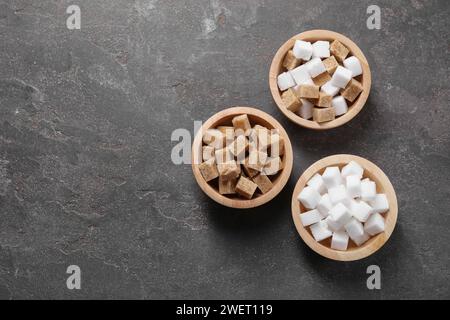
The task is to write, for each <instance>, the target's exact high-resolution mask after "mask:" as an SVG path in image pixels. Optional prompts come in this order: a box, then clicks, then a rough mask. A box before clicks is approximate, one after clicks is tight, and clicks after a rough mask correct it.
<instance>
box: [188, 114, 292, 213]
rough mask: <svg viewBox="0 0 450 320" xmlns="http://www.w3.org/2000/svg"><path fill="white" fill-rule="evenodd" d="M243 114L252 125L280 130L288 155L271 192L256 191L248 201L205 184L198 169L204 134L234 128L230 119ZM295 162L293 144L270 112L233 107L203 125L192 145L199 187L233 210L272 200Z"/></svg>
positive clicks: (283, 156)
mask: <svg viewBox="0 0 450 320" xmlns="http://www.w3.org/2000/svg"><path fill="white" fill-rule="evenodd" d="M240 114H247V115H248V118H249V120H250V123H251V125H252V126H254V125H256V124H260V125H262V126H264V127H266V128H268V129H278V131H279V134H280V135H281V136H282V137H283V138H284V144H285V152H284V154H283V155H282V156H281V160H282V162H283V169H282V170H281V171H280V172H279V173H278V174H277V175H275V176H274V177H273V178H271V180H272V183H273V187H272V189H271V190H270V191H269V192H267V193H265V194H259V193H258V194H257V193H256V192H255V195H254V196H253V198H252V199H249V200H247V199H243V198H240V197H239V196H238V195H226V196H225V195H221V194H220V193H219V190H218V186H217V185H216V184H214V183H208V182H206V181H205V179H204V178H203V176H202V175H201V173H200V170H199V169H198V164H199V163H200V161H201V158H202V152H201V150H202V136H203V133H204V132H205V131H206V130H208V129H211V128H216V127H217V126H220V125H231V119H232V118H233V117H235V116H237V115H240ZM292 163H293V153H292V145H291V141H290V140H289V137H288V135H287V133H286V131H285V130H284V129H283V127H282V126H281V124H280V123H279V122H278V121H277V120H275V119H274V118H273V117H272V116H270V115H268V114H267V113H265V112H263V111H261V110H258V109H255V108H250V107H233V108H229V109H225V110H223V111H220V112H219V113H216V114H215V115H213V116H212V117H211V118H209V119H208V120H207V121H206V122H205V123H204V124H203V125H202V127H201V128H200V130H199V131H198V133H197V134H196V136H195V138H194V142H193V144H192V170H193V172H194V177H195V179H196V180H197V183H198V185H199V186H200V188H201V189H202V190H203V191H204V192H205V193H206V194H207V195H208V196H209V197H210V198H211V199H213V200H214V201H216V202H218V203H220V204H222V205H224V206H227V207H231V208H238V209H245V208H254V207H257V206H260V205H262V204H264V203H266V202H268V201H270V200H272V199H273V198H274V197H275V196H276V195H277V194H278V193H280V191H281V190H282V189H283V187H284V186H285V185H286V182H287V181H288V179H289V176H290V175H291V172H292Z"/></svg>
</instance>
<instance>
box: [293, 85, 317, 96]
mask: <svg viewBox="0 0 450 320" xmlns="http://www.w3.org/2000/svg"><path fill="white" fill-rule="evenodd" d="M297 92H298V95H299V98H304V99H316V98H318V97H319V87H318V86H316V85H312V84H305V85H303V84H302V85H300V88H299V90H298V91H297Z"/></svg>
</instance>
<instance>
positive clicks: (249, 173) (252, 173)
mask: <svg viewBox="0 0 450 320" xmlns="http://www.w3.org/2000/svg"><path fill="white" fill-rule="evenodd" d="M242 169H243V171H244V173H245V174H246V175H247V176H249V177H250V178H252V177H254V176H256V175H257V174H258V173H259V171H258V170H255V169H252V168H250V167H249V166H248V157H247V158H245V160H244V163H243V164H242Z"/></svg>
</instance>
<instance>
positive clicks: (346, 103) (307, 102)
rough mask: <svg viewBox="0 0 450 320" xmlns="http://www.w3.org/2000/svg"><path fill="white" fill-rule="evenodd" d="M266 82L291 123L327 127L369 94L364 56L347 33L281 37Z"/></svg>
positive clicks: (341, 119)
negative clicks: (279, 46) (286, 39)
mask: <svg viewBox="0 0 450 320" xmlns="http://www.w3.org/2000/svg"><path fill="white" fill-rule="evenodd" d="M269 85H270V91H271V93H272V96H273V98H274V100H275V103H276V104H277V106H278V108H279V109H280V110H281V111H282V112H283V114H284V115H286V116H287V117H288V118H289V119H290V120H292V121H293V122H295V123H297V124H299V125H301V126H303V127H306V128H310V129H316V130H326V129H331V128H335V127H338V126H340V125H343V124H344V123H346V122H348V121H350V120H351V119H352V118H353V117H355V116H356V115H357V114H358V113H359V112H360V111H361V109H362V108H363V106H364V104H365V103H366V101H367V98H368V96H369V91H370V86H371V74H370V68H369V64H368V63H367V59H366V57H365V56H364V54H363V53H362V51H361V50H360V49H359V48H358V46H357V45H356V44H355V43H354V42H353V41H351V40H350V39H348V38H347V37H345V36H343V35H341V34H339V33H336V32H333V31H328V30H310V31H306V32H303V33H300V34H298V35H296V36H294V37H292V38H291V39H289V40H288V41H286V42H285V43H284V44H283V45H282V46H281V48H280V49H279V50H278V51H277V53H276V54H275V57H274V58H273V61H272V65H271V67H270V73H269Z"/></svg>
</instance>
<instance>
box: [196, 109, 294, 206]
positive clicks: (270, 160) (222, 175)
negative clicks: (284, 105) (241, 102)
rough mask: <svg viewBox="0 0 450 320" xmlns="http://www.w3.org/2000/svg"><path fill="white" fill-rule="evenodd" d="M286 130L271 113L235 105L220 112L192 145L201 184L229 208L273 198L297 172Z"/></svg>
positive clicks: (197, 174)
mask: <svg viewBox="0 0 450 320" xmlns="http://www.w3.org/2000/svg"><path fill="white" fill-rule="evenodd" d="M292 164H293V152H292V146H291V142H290V140H289V137H288V135H287V133H286V131H285V130H284V129H283V127H282V126H281V125H280V123H279V122H278V121H276V120H275V119H274V118H273V117H271V116H270V115H268V114H267V113H265V112H263V111H261V110H258V109H255V108H250V107H233V108H228V109H225V110H223V111H221V112H218V113H216V114H215V115H213V116H212V117H211V118H209V119H208V120H207V121H206V122H205V123H204V124H203V125H202V127H201V129H200V130H199V131H198V133H197V134H196V136H195V139H194V142H193V144H192V170H193V173H194V177H195V179H196V180H197V183H198V185H199V186H200V188H201V189H202V190H203V191H204V192H205V193H206V194H207V195H208V196H209V197H210V198H212V199H213V200H215V201H216V202H218V203H220V204H223V205H225V206H228V207H232V208H238V209H245V208H253V207H257V206H260V205H262V204H264V203H266V202H268V201H270V200H271V199H273V198H274V197H275V196H276V195H277V194H278V193H279V192H280V191H281V190H282V189H283V187H284V186H285V184H286V182H287V181H288V179H289V176H290V174H291V171H292Z"/></svg>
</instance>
